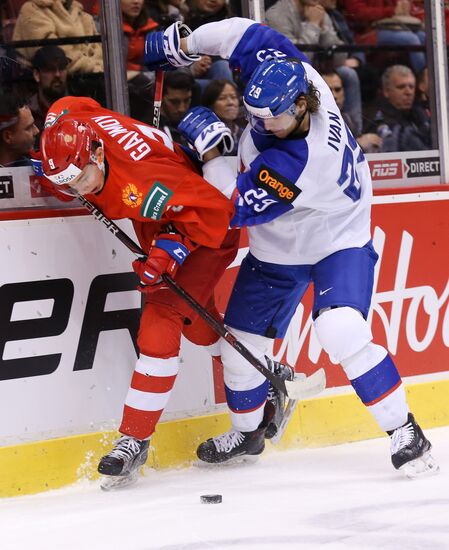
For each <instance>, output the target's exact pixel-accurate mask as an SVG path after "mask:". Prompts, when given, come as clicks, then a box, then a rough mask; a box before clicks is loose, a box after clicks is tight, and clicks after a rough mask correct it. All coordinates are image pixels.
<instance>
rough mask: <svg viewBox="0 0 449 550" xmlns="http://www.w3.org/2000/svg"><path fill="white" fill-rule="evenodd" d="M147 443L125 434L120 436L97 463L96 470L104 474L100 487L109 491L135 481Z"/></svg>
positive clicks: (144, 456)
mask: <svg viewBox="0 0 449 550" xmlns="http://www.w3.org/2000/svg"><path fill="white" fill-rule="evenodd" d="M149 444H150V441H149V440H145V441H141V440H139V439H135V438H134V437H130V436H127V435H123V436H122V437H120V438H119V439H118V440H117V441H116V442H115V445H114V448H113V449H112V451H111V452H110V453H109V454H107V455H105V456H104V457H103V458H102V459H101V460H100V463H99V464H98V471H99V472H100V474H103V475H104V476H105V477H104V478H103V480H102V482H101V488H102V489H103V490H104V491H110V490H112V489H118V488H122V487H127V486H129V485H131V484H133V483H135V482H136V481H137V479H138V477H139V467H140V466H142V465H143V464H145V462H146V460H147V457H148V447H149Z"/></svg>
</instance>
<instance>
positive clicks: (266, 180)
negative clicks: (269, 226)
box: [256, 164, 301, 204]
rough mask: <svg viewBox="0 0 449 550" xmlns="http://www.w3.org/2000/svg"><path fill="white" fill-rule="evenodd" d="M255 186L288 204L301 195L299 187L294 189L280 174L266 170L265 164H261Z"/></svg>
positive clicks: (270, 169)
mask: <svg viewBox="0 0 449 550" xmlns="http://www.w3.org/2000/svg"><path fill="white" fill-rule="evenodd" d="M256 184H257V186H258V187H261V188H262V189H265V191H267V192H268V193H269V194H270V195H272V196H273V197H276V198H277V199H279V200H280V201H282V202H286V203H288V204H290V203H292V202H293V201H294V200H295V199H296V197H297V196H298V195H299V194H300V193H301V189H299V187H296V186H295V185H294V184H293V183H292V182H291V181H289V180H288V179H287V178H285V177H284V176H281V174H278V173H277V172H276V171H275V170H273V169H272V168H268V166H265V164H262V166H261V167H260V170H259V173H258V174H257V180H256Z"/></svg>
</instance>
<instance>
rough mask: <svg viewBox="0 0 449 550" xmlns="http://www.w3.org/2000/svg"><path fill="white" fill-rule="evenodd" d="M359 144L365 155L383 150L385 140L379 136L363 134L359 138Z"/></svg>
mask: <svg viewBox="0 0 449 550" xmlns="http://www.w3.org/2000/svg"><path fill="white" fill-rule="evenodd" d="M357 143H358V144H359V145H360V147H361V148H362V149H363V150H364V151H365V153H376V152H377V151H379V150H380V149H381V147H382V143H383V140H382V138H381V137H380V136H378V135H377V134H362V135H361V136H359V137H358V138H357Z"/></svg>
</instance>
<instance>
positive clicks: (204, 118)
mask: <svg viewBox="0 0 449 550" xmlns="http://www.w3.org/2000/svg"><path fill="white" fill-rule="evenodd" d="M178 130H179V131H180V133H181V134H182V135H183V136H184V137H185V139H186V140H187V141H188V142H189V143H190V145H193V146H194V147H195V149H196V152H197V154H198V157H199V159H200V160H203V158H204V155H205V154H206V153H207V152H208V151H210V150H211V149H213V148H214V147H218V148H219V149H220V151H221V153H222V154H225V153H230V152H231V151H232V149H233V148H234V139H233V137H232V134H231V130H230V129H229V128H228V127H227V126H226V124H225V123H224V122H223V121H221V120H220V119H219V118H218V117H217V115H216V114H215V113H214V112H213V111H211V110H210V109H207V108H206V107H194V108H193V109H190V111H189V112H188V113H187V114H186V115H185V117H184V118H183V119H182V120H181V122H180V123H179V126H178Z"/></svg>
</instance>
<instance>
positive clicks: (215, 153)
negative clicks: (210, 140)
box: [203, 147, 221, 163]
mask: <svg viewBox="0 0 449 550" xmlns="http://www.w3.org/2000/svg"><path fill="white" fill-rule="evenodd" d="M220 156H221V153H220V150H219V149H218V147H214V148H213V149H211V150H210V151H207V153H204V155H203V162H204V163H206V162H209V161H210V160H214V159H216V158H217V157H220Z"/></svg>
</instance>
